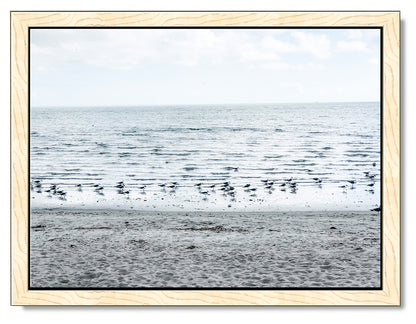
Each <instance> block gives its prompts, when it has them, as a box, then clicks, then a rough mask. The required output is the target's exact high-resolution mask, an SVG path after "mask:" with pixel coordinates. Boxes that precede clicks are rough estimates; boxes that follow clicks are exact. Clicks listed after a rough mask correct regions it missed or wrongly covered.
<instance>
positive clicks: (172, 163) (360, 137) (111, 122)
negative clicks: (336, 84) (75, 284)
mask: <svg viewBox="0 0 416 324" xmlns="http://www.w3.org/2000/svg"><path fill="white" fill-rule="evenodd" d="M380 127H381V121H380V103H378V102H365V103H358V102H357V103H307V104H306V103H299V104H294V103H293V104H255V105H254V104H235V105H189V106H176V105H166V106H143V107H116V106H114V107H32V108H31V110H30V177H31V195H30V196H31V199H30V203H31V206H32V207H36V208H43V207H72V208H73V207H77V208H114V209H134V210H162V211H170V210H187V211H198V210H200V211H202V210H203V211H240V210H249V211H274V210H276V211H282V210H289V211H302V210H357V211H358V210H370V209H372V208H375V207H377V206H380V203H381V200H380V170H381V165H380V157H381V151H380V148H381V140H380V139H381V135H380Z"/></svg>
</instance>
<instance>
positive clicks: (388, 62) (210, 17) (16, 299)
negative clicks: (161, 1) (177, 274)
mask: <svg viewBox="0 0 416 324" xmlns="http://www.w3.org/2000/svg"><path fill="white" fill-rule="evenodd" d="M35 26H44V27H47V26H74V27H80V26H94V27H98V26H103V27H105V26H250V27H256V26H270V27H271V26H297V27H312V26H324V27H330V26H344V27H350V26H351V27H353V26H360V27H366V26H377V27H382V30H383V49H382V57H383V61H382V62H383V67H382V71H383V75H382V80H383V90H382V91H383V92H382V107H383V111H382V116H383V120H382V152H383V154H382V162H383V175H382V188H383V190H382V193H383V194H382V195H383V196H382V201H383V206H382V229H383V235H382V260H383V267H382V290H357V291H351V290H333V291H330V290H329V291H328V290H318V291H317V290H295V291H293V290H280V291H279V290H276V291H270V290H265V291H262V290H254V291H253V290H247V291H244V290H239V291H232V290H218V291H215V290H209V291H207V290H204V291H198V290H186V291H183V290H179V291H173V290H169V291H168V290H165V291H163V290H154V291H153V290H152V291H149V290H137V291H136V290H127V291H122V290H117V291H106V290H100V291H89V290H74V291H62V290H49V291H48V290H42V291H40V290H39V291H36V290H28V271H29V269H28V230H29V228H28V217H29V215H28V194H29V192H28V191H29V189H28V188H29V186H28V171H29V170H28V162H29V161H28V137H29V134H28V122H29V120H28V119H29V118H28V100H29V97H28V45H29V44H28V31H29V29H28V28H29V27H35ZM11 138H12V143H11V149H12V163H11V174H12V180H11V182H12V201H11V236H12V237H11V275H12V276H11V304H12V305H345V306H347V305H348V306H354V305H360V306H363V305H374V306H376V305H378V306H398V305H400V285H401V283H400V12H398V11H385V12H380V11H379V12H11Z"/></svg>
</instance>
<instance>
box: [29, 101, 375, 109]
mask: <svg viewBox="0 0 416 324" xmlns="http://www.w3.org/2000/svg"><path fill="white" fill-rule="evenodd" d="M328 103H334V104H336V103H380V100H360V101H298V102H295V101H293V102H236V103H164V104H127V105H123V104H106V105H96V106H92V105H74V106H68V105H66V106H64V105H30V108H94V107H96V108H104V107H115V106H116V107H122V108H134V107H162V106H209V105H227V106H233V105H286V104H328Z"/></svg>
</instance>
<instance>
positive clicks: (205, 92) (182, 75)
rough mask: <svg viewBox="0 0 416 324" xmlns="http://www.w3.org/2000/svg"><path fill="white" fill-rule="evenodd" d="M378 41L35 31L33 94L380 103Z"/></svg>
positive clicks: (319, 35) (318, 35)
mask: <svg viewBox="0 0 416 324" xmlns="http://www.w3.org/2000/svg"><path fill="white" fill-rule="evenodd" d="M379 42H380V39H379V31H378V30H370V29H367V30H365V29H361V30H357V29H350V30H346V29H315V30H314V29H286V30H283V29H32V30H31V43H30V46H31V99H32V103H33V105H35V106H39V105H43V106H88V105H97V106H99V105H151V104H192V103H196V104H203V103H208V104H209V103H244V102H247V103H253V102H308V101H377V100H378V99H379V66H378V64H379V55H380V53H379ZM340 89H341V90H340Z"/></svg>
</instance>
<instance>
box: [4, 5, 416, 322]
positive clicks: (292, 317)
mask: <svg viewBox="0 0 416 324" xmlns="http://www.w3.org/2000/svg"><path fill="white" fill-rule="evenodd" d="M0 6H1V11H0V26H1V27H0V35H1V42H0V44H1V50H0V53H1V60H0V66H1V70H0V71H1V73H0V81H1V87H0V91H1V96H0V102H1V105H0V132H1V135H0V144H1V147H0V152H1V154H2V156H1V160H0V161H1V167H0V175H1V183H2V185H1V187H0V191H1V193H0V197H1V204H0V206H1V211H2V213H1V214H0V221H1V225H0V247H1V249H0V252H1V254H0V260H1V262H0V264H1V266H0V271H1V276H0V314H1V318H2V319H1V321H2V322H3V323H43V324H46V323H56V322H58V323H60V324H61V323H62V324H66V323H74V322H75V323H94V322H95V323H98V322H99V323H117V322H121V321H132V322H142V323H157V322H159V321H164V322H168V323H170V322H173V323H212V322H214V323H223V322H228V323H234V322H236V323H238V322H241V323H253V322H254V323H262V322H269V321H273V322H280V323H301V322H304V323H334V322H335V323H337V324H343V323H415V318H416V297H415V295H416V292H415V291H413V289H416V285H415V282H416V269H415V252H414V248H415V246H416V235H414V234H413V233H412V231H413V230H415V224H416V220H415V219H416V215H414V213H413V212H412V211H413V210H412V207H411V200H412V198H413V197H414V194H415V191H414V190H412V189H413V188H412V182H413V181H415V171H414V170H413V168H412V165H413V163H412V160H414V158H415V156H416V152H415V147H416V145H414V144H413V143H414V142H413V140H414V139H415V135H416V127H414V126H413V125H412V124H413V123H414V122H416V119H415V114H416V113H415V110H416V107H415V106H416V102H415V97H414V93H415V91H414V90H412V89H413V88H414V87H415V73H416V69H415V57H416V50H415V48H416V46H415V39H416V37H415V35H416V9H415V8H416V6H415V5H414V2H413V1H409V0H396V1H386V0H378V1H363V0H349V1H333V0H332V1H331V0H314V1H307V0H304V1H296V0H292V1H285V2H283V1H272V0H270V1H269V0H255V1H253V0H251V1H244V0H232V1H231V0H230V1H225V0H209V1H208V0H207V1H203V2H202V1H199V2H196V1H191V0H175V1H168V0H163V1H162V0H152V1H150V0H149V1H132V0H131V1H130V0H117V1H102V0H101V1H100V0H72V1H53V0H36V1H33V0H32V1H30V0H14V1H12V0H5V1H4V0H3V1H2V2H1V4H0ZM10 10H400V11H401V17H402V107H401V109H402V304H403V306H402V307H400V308H397V307H395V308H382V307H375V308H367V307H354V308H341V307H332V308H323V307H307V308H306V307H305V308H299V307H296V308H295V307H286V308H278V307H267V308H266V307H263V308H242V307H240V308H227V307H222V308H218V307H217V308H195V307H194V308H191V307H188V308H185V307H178V308H173V307H170V308H166V307H165V308H160V307H153V308H150V307H148V308H139V307H129V308H118V307H117V308H116V307H110V308H104V307H66V308H65V307H37V308H36V307H16V306H15V307H11V306H9V305H10V262H9V260H10V243H9V238H10V234H9V233H10V227H9V226H10V199H9V197H10V193H9V169H10V160H9V153H10V136H9V134H10V127H9V121H10V112H9V107H10V105H9V102H10V101H9V98H10V95H9V92H10V87H9V86H10V82H9V63H10V60H9V55H10V52H9V44H10V43H9V39H10V37H9V35H10V33H9V32H10V29H9V26H10V19H9V14H10ZM412 94H413V95H412Z"/></svg>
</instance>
